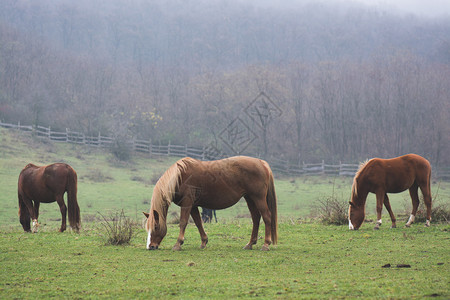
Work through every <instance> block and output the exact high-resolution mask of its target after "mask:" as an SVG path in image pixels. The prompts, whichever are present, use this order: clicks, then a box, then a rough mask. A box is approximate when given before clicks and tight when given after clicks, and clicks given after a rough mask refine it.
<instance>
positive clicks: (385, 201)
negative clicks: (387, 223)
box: [384, 194, 397, 228]
mask: <svg viewBox="0 0 450 300" xmlns="http://www.w3.org/2000/svg"><path fill="white" fill-rule="evenodd" d="M384 206H385V207H386V209H387V211H388V212H389V216H391V221H392V226H391V228H396V227H397V224H396V219H395V215H394V212H393V211H392V209H391V203H390V202H389V197H388V195H387V194H384Z"/></svg>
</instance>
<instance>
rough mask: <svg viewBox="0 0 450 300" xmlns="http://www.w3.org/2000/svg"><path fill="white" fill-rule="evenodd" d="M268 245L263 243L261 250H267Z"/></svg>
mask: <svg viewBox="0 0 450 300" xmlns="http://www.w3.org/2000/svg"><path fill="white" fill-rule="evenodd" d="M269 250H270V249H269V246H266V245H263V246H262V248H261V251H269Z"/></svg>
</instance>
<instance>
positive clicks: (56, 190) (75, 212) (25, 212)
mask: <svg viewBox="0 0 450 300" xmlns="http://www.w3.org/2000/svg"><path fill="white" fill-rule="evenodd" d="M65 192H67V204H68V206H69V222H70V226H71V227H72V228H73V230H75V231H77V232H78V231H79V229H80V208H79V207H78V203H77V173H76V172H75V170H74V169H72V167H71V166H69V165H67V164H62V163H58V164H52V165H48V166H43V167H38V166H35V165H33V164H28V165H27V166H26V167H25V168H24V169H23V170H22V171H21V172H20V175H19V184H18V196H19V217H20V223H21V224H22V227H23V230H25V231H27V232H29V231H31V230H30V219H32V220H33V232H37V227H38V226H39V224H38V217H39V205H40V203H41V202H42V203H51V202H55V201H56V202H57V203H58V205H59V208H60V210H61V217H62V224H61V228H60V229H59V231H60V232H63V231H64V230H66V214H67V208H66V205H65V204H64V193H65ZM33 202H34V205H33Z"/></svg>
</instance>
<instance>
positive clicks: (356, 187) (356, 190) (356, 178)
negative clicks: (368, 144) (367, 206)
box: [352, 159, 370, 199]
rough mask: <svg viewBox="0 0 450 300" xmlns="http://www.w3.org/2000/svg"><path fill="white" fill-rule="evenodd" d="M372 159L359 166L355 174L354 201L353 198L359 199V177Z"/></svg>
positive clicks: (353, 185)
mask: <svg viewBox="0 0 450 300" xmlns="http://www.w3.org/2000/svg"><path fill="white" fill-rule="evenodd" d="M369 161H370V159H366V160H365V161H363V162H362V163H360V164H359V167H358V171H356V173H355V177H353V184H352V199H353V197H358V177H359V175H360V174H361V172H362V170H363V169H364V168H365V167H366V165H367V164H368V163H369Z"/></svg>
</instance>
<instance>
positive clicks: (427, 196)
mask: <svg viewBox="0 0 450 300" xmlns="http://www.w3.org/2000/svg"><path fill="white" fill-rule="evenodd" d="M420 190H421V191H422V195H423V202H424V203H425V206H426V207H427V221H426V223H425V226H426V227H429V226H430V221H431V188H430V183H429V182H428V184H424V185H420Z"/></svg>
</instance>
